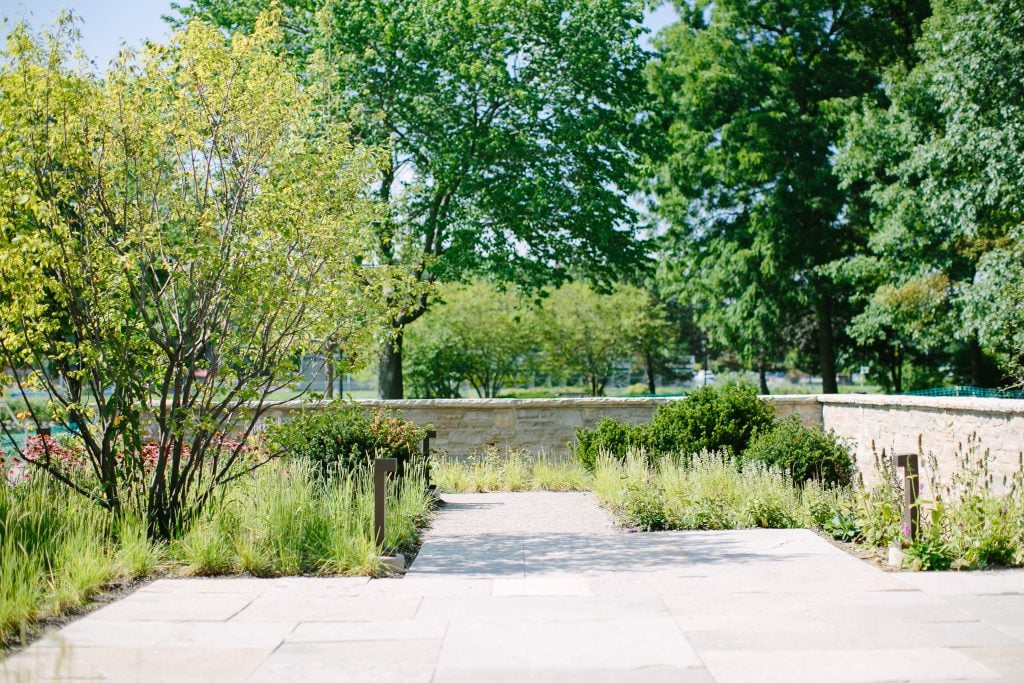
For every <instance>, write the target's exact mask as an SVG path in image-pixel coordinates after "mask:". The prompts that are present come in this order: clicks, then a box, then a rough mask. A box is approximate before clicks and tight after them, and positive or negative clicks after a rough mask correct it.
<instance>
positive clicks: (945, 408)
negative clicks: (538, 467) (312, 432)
mask: <svg viewBox="0 0 1024 683" xmlns="http://www.w3.org/2000/svg"><path fill="white" fill-rule="evenodd" d="M764 398H765V400H767V401H768V402H769V403H770V404H771V405H772V406H773V408H774V409H775V413H776V414H777V415H778V416H779V417H786V416H788V415H794V414H795V415H798V416H799V417H800V419H801V421H803V423H804V424H807V425H810V426H819V427H822V428H824V429H828V430H832V431H834V432H835V433H836V434H837V435H838V436H839V437H840V438H842V439H843V440H844V441H845V442H846V443H847V444H848V445H849V446H850V448H851V450H852V451H853V453H854V457H855V459H856V461H857V466H858V469H859V470H860V471H861V474H862V476H863V477H864V480H865V483H867V484H869V485H870V484H871V483H872V482H873V481H874V479H875V467H874V454H875V453H878V454H881V453H882V451H883V450H884V452H885V454H886V455H887V456H890V455H892V454H893V453H907V452H917V451H918V443H919V440H920V445H921V447H922V449H923V452H924V454H925V455H926V456H929V455H931V456H934V458H935V461H936V462H937V464H938V474H939V475H940V477H941V478H942V479H943V480H946V481H948V480H949V477H950V476H951V475H952V474H953V473H954V472H955V471H956V458H957V453H958V452H962V451H964V450H965V449H968V448H970V446H971V444H972V443H973V444H977V446H978V449H979V453H980V452H981V451H982V450H985V449H987V450H988V452H989V454H990V456H991V458H992V473H993V475H994V478H995V482H996V484H997V485H998V484H1001V482H1002V479H1003V477H1007V478H1009V477H1012V476H1013V473H1014V472H1015V471H1016V470H1017V469H1018V467H1019V465H1020V457H1021V451H1022V450H1024V401H1011V400H1004V399H976V398H931V397H916V396H877V395H866V394H845V395H831V396H821V395H816V396H792V395H787V396H767V397H764ZM676 400H681V399H678V398H567V399H448V400H407V401H361V402H360V403H362V404H363V405H365V406H367V407H368V408H376V407H387V408H391V409H396V410H399V411H400V412H401V413H402V415H403V416H404V417H405V418H406V419H409V420H412V421H413V422H416V423H417V424H420V425H427V424H431V425H433V426H434V428H435V429H436V430H437V438H436V439H434V440H433V441H432V445H433V448H434V449H435V450H436V451H438V452H443V453H446V454H448V455H450V456H454V457H465V456H467V455H470V454H473V453H481V452H484V451H486V450H487V449H488V448H492V447H493V448H497V449H499V450H504V449H505V448H513V449H524V450H528V451H530V452H532V453H547V454H550V455H565V454H567V453H568V445H569V444H570V443H571V442H572V441H573V440H574V434H575V430H576V428H577V427H593V426H594V425H596V424H597V423H598V422H599V421H600V420H601V419H602V418H605V417H610V418H612V419H613V420H617V421H619V422H630V423H634V424H635V423H638V422H646V421H648V420H650V419H651V416H652V415H653V414H654V411H655V410H656V409H657V408H658V406H659V405H662V404H664V403H667V402H670V401H676ZM297 409H299V406H298V405H297V404H282V405H280V406H278V407H275V408H273V409H271V410H270V411H269V412H268V414H267V417H266V419H269V420H281V419H288V418H289V417H290V416H291V415H292V414H294V412H295V411H296V410H297ZM305 409H307V410H316V409H317V407H316V406H315V405H314V406H307V407H306V408H305Z"/></svg>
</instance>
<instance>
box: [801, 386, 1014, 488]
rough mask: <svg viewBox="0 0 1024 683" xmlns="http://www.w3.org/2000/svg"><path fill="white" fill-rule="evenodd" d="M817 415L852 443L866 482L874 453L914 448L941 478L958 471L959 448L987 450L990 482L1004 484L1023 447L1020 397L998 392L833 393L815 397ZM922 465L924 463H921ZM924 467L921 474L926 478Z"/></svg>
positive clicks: (873, 476) (869, 479) (871, 471)
mask: <svg viewBox="0 0 1024 683" xmlns="http://www.w3.org/2000/svg"><path fill="white" fill-rule="evenodd" d="M816 398H817V400H818V401H819V403H820V405H821V421H822V424H823V426H824V427H825V428H826V429H831V430H833V431H835V433H836V434H838V435H839V436H840V437H841V438H843V439H844V440H845V441H846V442H847V443H848V444H849V445H850V447H851V448H852V450H853V453H854V457H855V459H856V461H857V466H858V469H859V470H860V472H861V475H862V476H863V477H864V481H865V483H866V484H868V485H870V484H871V483H873V482H874V481H875V479H876V476H877V475H876V469H875V465H874V458H875V454H878V455H879V456H880V455H881V454H882V452H883V451H884V452H885V455H886V456H891V455H892V454H894V453H896V454H899V453H917V452H918V451H919V449H920V450H921V451H922V452H923V453H924V455H925V456H926V459H927V460H931V461H932V462H933V463H934V464H935V465H936V468H935V469H937V472H936V474H937V475H938V479H939V480H941V481H946V482H948V481H950V478H951V476H952V475H953V474H955V473H956V472H957V471H958V464H957V457H958V454H962V453H966V452H967V451H968V450H970V449H972V448H973V450H974V452H975V457H978V456H981V455H983V454H984V453H985V451H987V452H988V455H989V457H990V458H991V470H990V471H991V473H992V475H993V483H994V484H995V485H996V487H997V488H1002V487H1003V485H1004V484H1003V482H1004V478H1005V479H1006V481H1007V484H1008V483H1009V481H1010V480H1011V479H1012V477H1013V474H1014V472H1015V471H1017V470H1018V468H1019V467H1020V458H1021V452H1022V450H1024V401H1016V400H1007V399H997V398H933V397H925V396H873V395H854V394H847V395H842V394H841V395H838V396H836V395H832V396H818V397H816ZM922 464H923V465H924V464H925V463H922ZM927 477H928V473H927V472H926V473H924V474H923V477H922V481H923V483H925V484H927Z"/></svg>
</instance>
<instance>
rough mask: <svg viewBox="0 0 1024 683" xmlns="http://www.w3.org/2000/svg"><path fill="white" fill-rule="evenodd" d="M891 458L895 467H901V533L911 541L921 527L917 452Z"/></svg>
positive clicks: (915, 538) (915, 537)
mask: <svg viewBox="0 0 1024 683" xmlns="http://www.w3.org/2000/svg"><path fill="white" fill-rule="evenodd" d="M893 460H894V461H895V463H896V467H897V468H900V467H902V468H903V534H904V535H905V536H906V537H907V539H908V540H909V541H911V542H913V541H915V540H917V532H918V530H919V529H920V528H921V506H920V505H919V504H918V498H919V496H920V493H921V481H920V476H919V468H918V458H917V453H905V454H903V455H894V456H893Z"/></svg>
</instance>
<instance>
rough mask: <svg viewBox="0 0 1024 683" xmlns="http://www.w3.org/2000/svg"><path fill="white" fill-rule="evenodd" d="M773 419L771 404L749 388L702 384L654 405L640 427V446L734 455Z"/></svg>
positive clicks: (669, 450)
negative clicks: (679, 397) (642, 433)
mask: <svg viewBox="0 0 1024 683" xmlns="http://www.w3.org/2000/svg"><path fill="white" fill-rule="evenodd" d="M774 419H775V418H774V417H773V414H772V409H771V407H770V406H769V405H768V404H766V403H765V402H764V401H762V400H760V399H759V398H758V397H757V392H756V391H755V390H754V389H753V387H745V386H726V387H722V388H721V389H716V388H714V387H702V388H700V389H698V390H697V391H695V392H693V393H692V394H690V395H689V396H687V397H686V398H685V399H683V400H681V401H672V402H671V403H667V404H665V405H663V406H661V407H660V408H658V410H657V411H656V412H655V413H654V417H653V418H652V419H651V422H650V424H649V425H646V426H645V427H644V431H645V433H646V435H645V439H644V445H645V446H647V448H649V449H651V450H652V451H654V452H657V453H679V454H682V455H684V456H689V455H693V454H695V453H700V452H701V451H716V452H725V453H728V454H729V455H731V456H736V455H739V454H740V453H742V452H743V451H744V450H746V448H747V445H748V444H749V443H750V440H751V438H753V436H754V434H756V433H757V432H759V431H761V430H763V429H766V428H768V427H770V426H771V425H772V423H773V422H774Z"/></svg>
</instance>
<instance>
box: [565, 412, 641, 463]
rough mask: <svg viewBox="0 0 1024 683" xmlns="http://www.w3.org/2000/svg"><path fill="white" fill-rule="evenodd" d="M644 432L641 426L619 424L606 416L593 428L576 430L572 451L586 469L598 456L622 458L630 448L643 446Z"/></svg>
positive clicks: (595, 461)
mask: <svg viewBox="0 0 1024 683" xmlns="http://www.w3.org/2000/svg"><path fill="white" fill-rule="evenodd" d="M644 440H645V433H644V431H643V429H642V428H641V427H637V426H636V425H631V424H621V423H619V422H616V421H615V420H613V419H611V418H610V417H606V418H604V419H602V420H601V421H600V422H598V423H597V426H595V427H594V428H593V429H586V428H579V429H577V430H576V443H575V444H574V446H573V453H574V454H575V456H576V459H577V460H579V461H580V462H581V463H583V465H584V466H585V467H586V468H587V469H591V470H592V469H594V466H595V464H596V463H597V460H598V457H599V456H600V455H601V454H602V453H605V454H608V455H610V456H612V457H615V458H618V459H619V460H622V459H624V458H625V457H626V453H627V452H629V451H630V450H631V449H637V448H643V447H644Z"/></svg>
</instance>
